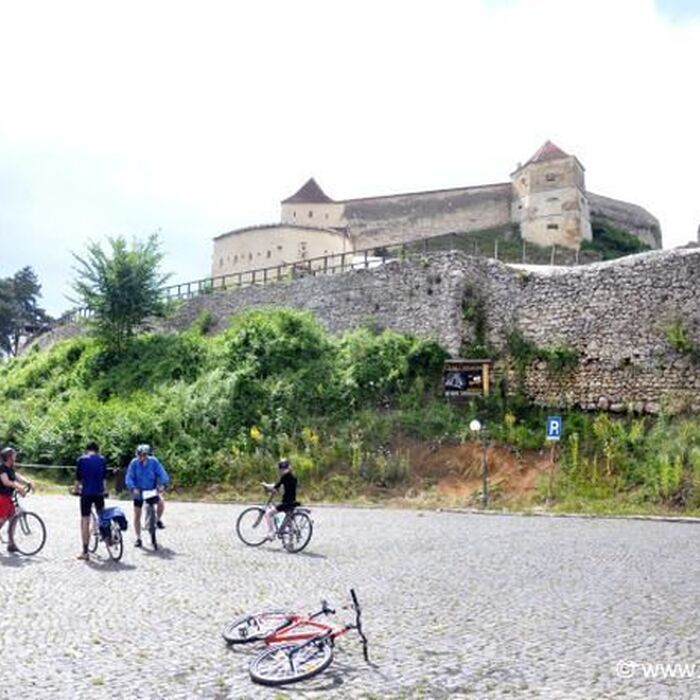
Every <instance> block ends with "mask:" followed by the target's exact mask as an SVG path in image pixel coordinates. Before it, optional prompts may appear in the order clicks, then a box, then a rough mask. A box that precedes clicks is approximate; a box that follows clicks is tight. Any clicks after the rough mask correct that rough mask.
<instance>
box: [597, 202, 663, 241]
mask: <svg viewBox="0 0 700 700" xmlns="http://www.w3.org/2000/svg"><path fill="white" fill-rule="evenodd" d="M587 198H588V203H589V205H590V211H591V222H593V223H595V222H596V221H603V222H606V223H610V224H612V225H613V226H617V227H618V228H623V229H626V230H627V231H629V232H630V233H632V234H634V235H635V236H637V238H639V239H640V240H641V241H642V243H646V244H647V245H648V246H651V247H652V248H654V249H659V248H661V245H662V242H661V226H660V224H659V220H658V219H657V218H656V217H655V216H652V215H651V214H650V213H649V212H648V211H647V210H646V209H644V208H642V207H640V206H638V205H636V204H630V203H629V202H622V201H620V200H618V199H611V198H610V197H603V196H601V195H599V194H593V193H592V192H588V193H587Z"/></svg>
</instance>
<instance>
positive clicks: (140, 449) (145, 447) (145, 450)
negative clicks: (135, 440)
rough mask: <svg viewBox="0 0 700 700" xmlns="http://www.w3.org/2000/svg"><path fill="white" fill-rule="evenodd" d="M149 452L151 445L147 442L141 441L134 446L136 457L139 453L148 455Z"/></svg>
mask: <svg viewBox="0 0 700 700" xmlns="http://www.w3.org/2000/svg"><path fill="white" fill-rule="evenodd" d="M150 454H151V446H150V445H149V444H147V443H145V442H144V443H143V444H142V445H139V446H138V447H137V448H136V456H137V457H138V456H139V455H146V456H148V455H150Z"/></svg>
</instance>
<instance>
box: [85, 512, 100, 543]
mask: <svg viewBox="0 0 700 700" xmlns="http://www.w3.org/2000/svg"><path fill="white" fill-rule="evenodd" d="M99 544H100V528H99V525H98V524H97V518H96V517H95V514H94V513H93V512H92V511H91V512H90V539H89V540H88V550H89V551H90V553H91V554H94V553H95V552H96V551H97V547H98V545H99Z"/></svg>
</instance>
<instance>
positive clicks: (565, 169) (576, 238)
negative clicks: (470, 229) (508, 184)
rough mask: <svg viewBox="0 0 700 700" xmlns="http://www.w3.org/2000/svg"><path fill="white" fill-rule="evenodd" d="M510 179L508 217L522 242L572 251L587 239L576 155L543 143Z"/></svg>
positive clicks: (581, 176) (588, 232)
mask: <svg viewBox="0 0 700 700" xmlns="http://www.w3.org/2000/svg"><path fill="white" fill-rule="evenodd" d="M511 180H512V183H513V195H514V196H513V212H512V217H513V221H515V222H516V223H518V224H520V233H521V236H522V238H523V240H526V241H530V242H532V243H536V244H538V245H541V246H550V245H553V244H556V245H562V246H565V247H567V248H574V249H578V248H579V247H580V245H581V241H583V240H591V238H592V233H591V219H590V210H589V204H588V198H587V196H586V184H585V180H584V169H583V166H582V165H581V163H579V161H578V159H577V158H576V156H570V155H569V154H567V153H564V151H562V150H561V148H559V147H558V146H555V145H554V144H553V143H552V142H551V141H547V142H546V143H545V144H544V145H543V146H542V147H541V148H540V149H539V150H538V151H537V153H535V155H533V156H532V158H530V160H528V161H527V163H525V165H519V166H518V168H517V169H516V171H515V172H514V173H512V174H511Z"/></svg>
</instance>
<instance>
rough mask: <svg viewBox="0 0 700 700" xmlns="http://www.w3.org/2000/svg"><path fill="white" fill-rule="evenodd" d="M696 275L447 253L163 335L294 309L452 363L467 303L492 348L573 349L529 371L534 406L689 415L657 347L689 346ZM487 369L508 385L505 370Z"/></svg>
mask: <svg viewBox="0 0 700 700" xmlns="http://www.w3.org/2000/svg"><path fill="white" fill-rule="evenodd" d="M698 278H700V249H698V248H691V249H678V250H673V251H654V252H650V253H645V254H641V255H636V256H630V257H628V258H623V259H620V260H616V261H612V262H607V263H596V264H593V265H587V266H581V267H576V268H554V269H552V268H542V269H541V270H523V269H517V268H513V267H509V266H506V265H503V264H502V263H499V262H497V261H494V260H488V259H485V258H474V257H469V256H465V255H463V254H461V253H456V252H450V253H442V254H434V255H430V256H427V257H426V258H422V259H421V260H417V259H409V260H405V261H399V260H396V261H392V262H389V263H387V264H386V265H383V266H381V267H378V268H375V269H373V270H361V271H360V270H358V271H354V272H348V273H344V274H340V275H335V276H329V277H306V278H303V279H298V280H294V281H289V282H280V283H275V284H270V285H268V286H264V287H247V288H243V289H240V290H237V291H233V292H227V293H217V294H211V295H205V296H201V297H198V298H196V299H194V300H192V301H190V302H188V303H187V304H185V305H183V307H182V308H181V310H180V311H179V313H178V314H177V315H176V316H175V317H174V318H173V319H171V320H170V321H169V327H170V328H185V327H187V326H188V325H189V324H191V323H192V321H193V320H194V319H195V318H196V317H197V315H198V314H199V313H200V312H201V311H203V310H209V311H211V312H212V314H213V316H214V318H215V320H216V326H215V329H219V330H221V329H223V328H225V327H226V324H227V320H228V318H230V317H231V316H232V315H234V314H236V313H238V312H240V311H242V310H244V309H246V308H250V307H263V306H285V307H295V308H301V309H308V310H310V311H312V312H313V313H314V314H315V315H316V316H317V317H318V318H319V320H320V321H321V323H322V324H323V325H324V326H325V327H326V328H328V329H329V330H330V331H332V332H340V331H343V330H345V329H349V328H353V327H357V326H360V325H364V324H369V323H371V324H372V325H375V326H380V327H386V328H391V329H394V330H397V331H402V332H409V333H413V334H415V335H419V336H423V337H430V338H435V339H437V340H439V341H440V342H441V343H443V344H444V345H445V347H447V348H448V350H449V351H450V353H452V355H453V356H458V355H459V354H460V351H461V348H462V347H463V344H464V343H468V342H470V341H473V340H474V337H473V332H474V331H473V328H472V327H471V325H470V322H469V321H468V320H465V318H464V312H463V304H464V302H465V300H467V302H470V303H471V302H473V301H474V300H479V301H480V302H481V306H482V308H483V310H484V314H485V322H486V327H487V330H488V338H487V340H488V342H489V343H490V344H491V345H492V346H493V347H494V348H495V349H496V350H498V351H503V350H504V349H505V346H506V338H507V336H508V334H509V333H510V332H511V331H512V330H513V329H516V328H517V329H519V330H520V331H521V332H522V333H523V334H524V335H525V336H526V337H527V338H529V339H531V340H532V341H533V342H534V343H535V344H536V345H537V346H538V347H541V348H542V347H552V346H562V345H563V346H566V347H568V348H571V349H573V350H575V351H576V353H577V355H578V361H577V364H576V366H575V367H574V368H573V369H571V370H570V371H568V372H565V373H563V374H560V375H553V374H552V373H550V372H549V371H548V369H547V366H546V364H545V363H544V362H541V361H536V362H534V363H532V364H531V365H530V367H529V368H528V371H527V374H526V378H525V387H526V390H527V393H528V394H529V395H530V397H531V398H532V399H533V400H534V401H536V402H538V403H541V404H543V405H550V406H559V405H570V406H579V407H583V408H586V409H593V408H602V409H610V410H614V411H624V410H635V411H638V412H649V413H656V412H658V411H660V410H661V409H662V408H664V407H665V408H667V409H668V410H669V411H671V412H674V411H679V410H693V411H700V365H698V364H696V360H695V359H694V357H692V356H691V355H690V354H688V353H686V354H684V353H682V352H679V351H678V350H676V349H674V347H673V346H672V344H671V342H670V341H669V328H670V327H671V326H672V325H673V324H676V327H682V328H683V329H684V332H687V334H688V338H689V339H690V341H691V342H693V343H695V344H696V345H697V346H698V347H700V304H698V301H699V300H698V287H697V279H698ZM499 370H500V372H501V373H502V375H503V376H510V377H511V380H512V378H513V377H512V375H509V373H508V369H507V367H506V366H504V365H501V366H500V368H499Z"/></svg>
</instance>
